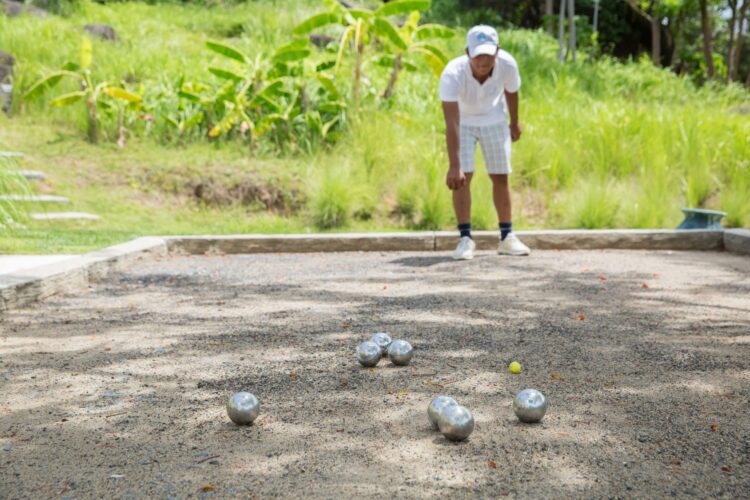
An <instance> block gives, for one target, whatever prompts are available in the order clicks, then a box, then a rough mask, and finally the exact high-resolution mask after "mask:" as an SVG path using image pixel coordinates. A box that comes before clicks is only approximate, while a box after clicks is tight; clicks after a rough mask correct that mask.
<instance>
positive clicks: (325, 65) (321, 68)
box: [315, 59, 336, 73]
mask: <svg viewBox="0 0 750 500" xmlns="http://www.w3.org/2000/svg"><path fill="white" fill-rule="evenodd" d="M334 66H336V60H335V59H334V60H333V61H324V62H322V63H320V64H318V65H317V66H315V71H316V72H318V73H319V72H321V71H325V70H327V69H331V68H333V67H334Z"/></svg>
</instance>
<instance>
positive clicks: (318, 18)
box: [292, 12, 341, 36]
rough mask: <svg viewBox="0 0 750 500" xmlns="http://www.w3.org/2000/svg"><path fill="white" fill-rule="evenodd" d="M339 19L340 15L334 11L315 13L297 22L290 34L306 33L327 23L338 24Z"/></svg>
mask: <svg viewBox="0 0 750 500" xmlns="http://www.w3.org/2000/svg"><path fill="white" fill-rule="evenodd" d="M340 21H341V15H340V14H338V13H334V12H323V13H322V14H316V15H314V16H312V17H310V18H308V19H306V20H304V21H302V23H300V24H298V25H297V26H296V27H295V28H294V30H292V34H293V35H295V36H299V35H306V34H308V33H310V32H312V31H314V30H316V29H318V28H322V27H323V26H328V25H329V24H338V23H339V22H340Z"/></svg>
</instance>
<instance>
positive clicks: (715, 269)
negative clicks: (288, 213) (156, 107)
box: [0, 251, 750, 498]
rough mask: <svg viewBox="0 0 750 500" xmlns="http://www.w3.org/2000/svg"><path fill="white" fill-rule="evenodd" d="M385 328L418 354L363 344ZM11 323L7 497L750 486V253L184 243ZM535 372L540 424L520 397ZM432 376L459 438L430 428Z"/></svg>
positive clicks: (726, 493)
mask: <svg viewBox="0 0 750 500" xmlns="http://www.w3.org/2000/svg"><path fill="white" fill-rule="evenodd" d="M381 330H385V331H389V332H391V334H392V335H393V336H394V337H396V338H405V339H407V340H409V341H410V342H411V343H412V344H413V345H414V346H415V349H416V352H415V357H414V359H413V361H412V365H411V366H408V367H403V368H397V367H393V366H392V365H390V364H389V363H387V362H383V361H381V363H380V364H379V365H378V366H377V368H376V369H374V370H368V369H363V368H361V367H359V366H358V365H357V364H356V362H355V361H354V349H355V346H356V344H357V342H358V341H360V340H362V339H365V338H367V337H369V335H370V334H371V333H373V332H375V331H381ZM0 331H1V332H2V334H1V335H0V384H2V390H0V457H2V462H1V463H0V484H2V496H6V497H13V498H39V497H50V496H57V495H64V496H66V497H71V498H72V497H75V498H100V497H123V498H124V497H128V498H153V497H188V496H202V495H206V494H211V495H215V496H218V497H221V498H236V497H253V496H257V497H259V498H263V497H273V496H285V497H295V496H302V495H304V496H305V497H311V498H333V497H336V498H340V497H385V496H394V495H399V496H403V497H432V496H437V495H440V496H445V495H447V496H460V497H463V496H482V497H496V496H502V495H509V496H517V497H537V498H553V497H571V496H572V497H595V498H601V497H665V496H677V497H690V496H692V497H726V498H747V497H748V496H750V463H749V462H748V460H749V458H748V457H750V417H748V411H747V409H748V400H750V341H749V339H750V261H749V260H748V259H747V258H745V257H740V256H735V255H728V254H722V253H704V252H637V251H632V252H620V251H602V252H584V251H581V252H534V253H532V255H531V256H530V257H528V258H508V257H499V256H497V255H495V254H492V253H483V252H480V254H479V255H478V257H477V258H476V259H475V260H473V261H470V262H454V261H452V260H451V259H450V258H449V256H447V255H442V254H436V253H369V254H361V253H348V254H347V253H345V254H327V255H324V254H300V255H294V254H285V255H253V256H233V257H221V256H216V257H184V258H176V257H175V258H166V259H162V260H158V261H150V262H143V263H140V264H137V265H136V266H134V267H132V268H131V269H129V270H127V271H126V272H123V273H121V274H118V275H116V276H113V277H112V278H111V279H109V280H107V281H105V282H103V283H99V284H96V285H95V286H93V287H92V288H91V289H90V290H89V291H88V292H86V293H81V294H79V295H75V296H69V297H63V298H57V299H54V300H49V301H47V302H45V303H43V304H41V305H38V306H35V307H33V308H29V309H25V310H20V311H14V312H12V313H10V314H7V315H6V316H4V317H2V322H0ZM512 360H517V361H519V362H521V363H522V364H523V367H524V369H523V372H522V373H521V374H520V375H510V374H508V373H507V368H506V367H507V365H508V363H509V362H510V361H512ZM525 387H535V388H537V389H539V390H541V391H543V392H544V393H545V394H546V395H547V397H548V399H549V401H550V410H549V412H548V414H547V416H546V417H545V419H544V420H543V421H542V423H541V424H538V425H522V424H519V423H518V422H517V420H516V419H515V417H514V416H513V413H512V410H511V398H512V395H513V394H514V393H515V392H516V391H518V390H520V389H522V388H525ZM243 389H244V390H249V391H251V392H253V393H255V394H256V395H257V396H258V397H259V398H260V400H261V405H262V408H261V416H260V417H259V419H258V420H257V421H256V424H255V425H253V426H251V427H242V428H240V427H236V426H234V425H233V424H231V423H230V422H229V420H228V418H227V417H226V413H225V410H224V404H225V402H226V399H227V398H228V397H229V395H231V393H233V392H234V391H237V390H243ZM438 394H448V395H451V396H453V397H455V398H456V399H457V400H458V401H460V402H461V403H462V404H464V405H466V406H467V407H468V408H469V409H470V410H471V411H472V412H473V414H474V417H475V419H476V424H477V425H476V430H475V431H474V433H473V434H472V436H471V437H470V438H469V440H468V441H466V442H464V443H458V444H455V443H450V442H448V441H446V440H445V439H444V438H443V437H442V436H440V435H439V434H437V433H435V432H433V431H432V430H430V424H429V422H428V420H427V416H426V408H427V405H428V403H429V401H430V400H431V398H433V397H434V396H436V395H438Z"/></svg>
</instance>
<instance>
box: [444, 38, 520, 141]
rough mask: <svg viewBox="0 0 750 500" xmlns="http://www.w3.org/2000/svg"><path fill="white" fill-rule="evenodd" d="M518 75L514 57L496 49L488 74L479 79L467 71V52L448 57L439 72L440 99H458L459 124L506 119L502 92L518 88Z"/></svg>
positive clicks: (503, 121)
mask: <svg viewBox="0 0 750 500" xmlns="http://www.w3.org/2000/svg"><path fill="white" fill-rule="evenodd" d="M520 87H521V76H520V75H519V73H518V64H517V63H516V60H515V59H514V58H513V56H511V55H510V54H508V53H507V52H506V51H504V50H500V51H499V52H498V54H497V58H496V60H495V67H494V68H493V69H492V74H491V75H490V77H489V78H488V79H487V80H485V82H484V83H479V82H478V81H477V79H476V78H474V75H472V73H471V65H470V62H469V56H467V55H465V54H464V55H463V56H461V57H457V58H456V59H453V60H452V61H450V62H449V63H448V64H447V65H446V66H445V69H444V70H443V74H442V75H441V76H440V100H441V101H446V102H458V109H459V112H460V114H461V124H462V125H469V126H484V125H495V124H497V123H506V122H507V120H508V119H507V115H506V113H505V92H518V89H519V88H520Z"/></svg>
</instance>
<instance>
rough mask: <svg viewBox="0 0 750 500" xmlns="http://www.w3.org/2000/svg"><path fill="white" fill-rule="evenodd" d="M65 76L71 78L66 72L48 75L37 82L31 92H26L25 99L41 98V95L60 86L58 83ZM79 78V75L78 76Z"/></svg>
mask: <svg viewBox="0 0 750 500" xmlns="http://www.w3.org/2000/svg"><path fill="white" fill-rule="evenodd" d="M64 76H70V74H69V73H68V72H66V71H56V72H54V73H52V74H51V75H48V76H46V77H44V78H42V79H41V80H39V81H38V82H36V83H35V84H34V85H32V86H31V88H30V89H29V90H27V91H26V93H25V94H24V95H23V98H24V99H33V98H35V97H39V96H40V95H41V94H43V93H44V92H45V91H47V90H48V89H51V88H52V87H54V86H55V85H57V84H58V82H59V81H60V80H61V79H62V77H64ZM76 76H77V75H76Z"/></svg>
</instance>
